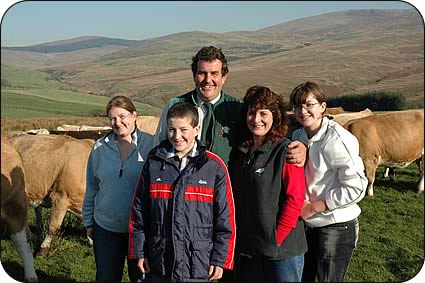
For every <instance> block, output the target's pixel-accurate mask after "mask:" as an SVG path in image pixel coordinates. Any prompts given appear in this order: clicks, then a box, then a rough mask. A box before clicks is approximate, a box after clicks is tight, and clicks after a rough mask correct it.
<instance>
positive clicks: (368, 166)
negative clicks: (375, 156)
mask: <svg viewBox="0 0 425 283" xmlns="http://www.w3.org/2000/svg"><path fill="white" fill-rule="evenodd" d="M363 163H364V167H365V173H366V178H367V195H368V196H371V197H372V196H373V182H375V173H376V169H377V168H378V164H377V163H376V162H374V161H373V160H363Z"/></svg>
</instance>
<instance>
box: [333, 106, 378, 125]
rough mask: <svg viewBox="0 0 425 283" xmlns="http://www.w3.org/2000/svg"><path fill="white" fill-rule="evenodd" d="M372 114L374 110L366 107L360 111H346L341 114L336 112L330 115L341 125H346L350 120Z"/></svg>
mask: <svg viewBox="0 0 425 283" xmlns="http://www.w3.org/2000/svg"><path fill="white" fill-rule="evenodd" d="M370 115H373V112H372V111H371V110H370V109H369V108H366V109H365V110H363V111H360V112H345V113H340V114H335V115H330V116H331V117H332V119H333V120H334V121H335V122H337V123H338V124H340V125H341V126H344V125H345V124H346V123H347V122H348V121H351V120H354V119H359V118H363V117H367V116H370Z"/></svg>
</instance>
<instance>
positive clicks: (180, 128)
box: [129, 102, 236, 282]
mask: <svg viewBox="0 0 425 283" xmlns="http://www.w3.org/2000/svg"><path fill="white" fill-rule="evenodd" d="M167 121H168V140H165V141H163V142H162V143H161V144H159V145H158V146H157V147H155V148H153V149H152V151H151V152H150V154H149V156H148V159H147V161H146V163H145V166H144V168H143V171H142V174H141V176H140V179H139V182H138V185H137V188H136V193H135V197H134V200H133V207H132V212H131V218H130V224H129V233H130V239H129V241H130V243H129V257H130V258H134V259H138V266H139V268H140V270H141V272H142V273H147V274H150V275H151V276H153V277H156V279H157V280H160V281H163V280H167V281H198V282H199V281H208V280H216V279H220V278H221V277H222V275H223V268H226V269H233V256H234V247H235V237H236V227H235V213H234V202H233V194H232V188H231V184H230V179H229V175H228V171H227V168H226V166H225V164H224V162H223V161H222V160H221V159H220V158H219V157H218V156H217V155H215V154H214V153H212V152H210V151H208V150H206V148H205V146H204V145H203V144H202V143H201V142H200V141H198V140H196V136H197V135H198V132H199V118H198V111H197V110H196V108H195V107H194V106H193V105H191V104H189V103H186V102H181V103H177V104H175V105H173V106H172V107H171V108H170V110H169V111H168V113H167Z"/></svg>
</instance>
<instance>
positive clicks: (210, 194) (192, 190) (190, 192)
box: [184, 186, 214, 202]
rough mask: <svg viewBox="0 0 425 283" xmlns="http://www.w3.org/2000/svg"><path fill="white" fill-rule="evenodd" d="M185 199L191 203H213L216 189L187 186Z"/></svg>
mask: <svg viewBox="0 0 425 283" xmlns="http://www.w3.org/2000/svg"><path fill="white" fill-rule="evenodd" d="M184 199H185V200H189V201H200V202H213V200H214V189H213V188H207V187H200V186H187V187H186V191H185V194H184Z"/></svg>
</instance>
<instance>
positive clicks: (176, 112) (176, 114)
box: [167, 102, 199, 127]
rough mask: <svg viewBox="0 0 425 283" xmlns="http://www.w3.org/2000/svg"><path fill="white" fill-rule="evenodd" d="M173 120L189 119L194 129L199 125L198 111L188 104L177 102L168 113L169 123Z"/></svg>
mask: <svg viewBox="0 0 425 283" xmlns="http://www.w3.org/2000/svg"><path fill="white" fill-rule="evenodd" d="M171 118H189V119H190V125H191V126H192V127H196V126H198V124H199V115H198V110H197V109H196V108H195V106H193V105H192V104H190V103H187V102H177V103H176V104H174V105H173V106H171V108H170V109H169V110H168V112H167V121H168V120H169V119H171Z"/></svg>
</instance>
